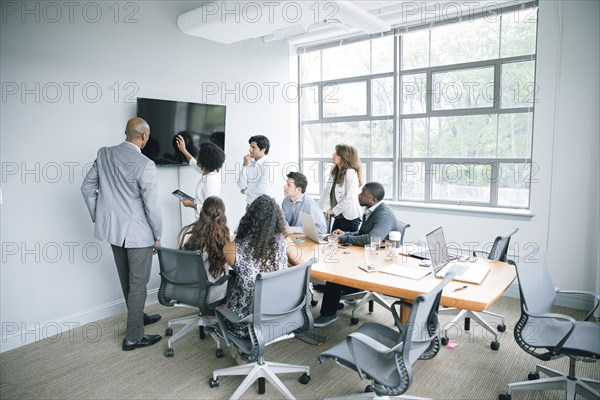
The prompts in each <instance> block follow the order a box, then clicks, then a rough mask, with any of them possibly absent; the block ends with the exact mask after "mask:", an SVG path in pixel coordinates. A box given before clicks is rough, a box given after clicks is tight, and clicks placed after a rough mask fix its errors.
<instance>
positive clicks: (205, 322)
mask: <svg viewBox="0 0 600 400" xmlns="http://www.w3.org/2000/svg"><path fill="white" fill-rule="evenodd" d="M174 325H183V328H181V329H180V330H179V331H177V333H176V334H175V335H173V336H171V337H170V338H169V341H168V343H167V351H166V352H165V354H167V356H168V357H170V356H172V354H173V351H172V349H173V343H175V342H176V341H178V340H179V339H181V338H182V337H183V336H185V335H187V334H188V333H190V332H191V331H193V330H195V329H196V328H199V327H215V328H216V327H217V326H218V321H217V318H216V317H212V316H205V315H198V314H195V315H192V316H189V317H182V318H176V319H172V320H170V321H169V322H168V323H167V326H168V327H167V330H171V331H172V329H171V328H172V326H174ZM210 335H211V337H212V338H213V340H214V341H215V342H216V344H217V349H220V348H221V338H220V337H219V335H217V334H216V333H215V332H211V334H210ZM202 339H203V338H202ZM217 353H219V352H218V351H217Z"/></svg>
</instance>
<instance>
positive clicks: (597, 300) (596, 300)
mask: <svg viewBox="0 0 600 400" xmlns="http://www.w3.org/2000/svg"><path fill="white" fill-rule="evenodd" d="M556 293H563V294H577V295H583V296H587V297H592V298H593V299H594V306H593V307H592V309H591V310H590V311H589V312H588V313H587V314H586V315H585V317H583V320H584V321H588V320H589V319H590V318H591V317H592V315H594V312H595V311H596V309H597V308H598V305H600V294H598V293H594V292H590V291H587V290H562V289H556Z"/></svg>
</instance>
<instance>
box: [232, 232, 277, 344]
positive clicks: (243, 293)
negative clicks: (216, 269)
mask: <svg viewBox="0 0 600 400" xmlns="http://www.w3.org/2000/svg"><path fill="white" fill-rule="evenodd" d="M276 240H277V254H276V255H275V261H276V262H275V264H276V265H274V266H271V268H270V270H271V271H277V270H280V269H283V268H287V251H286V248H285V241H284V240H283V236H279V237H278V238H277V239H276ZM250 246H251V244H248V243H244V242H237V241H236V242H235V265H234V270H235V272H236V274H237V275H236V277H235V280H234V281H233V288H232V289H231V294H230V295H229V300H228V301H227V307H228V308H229V309H230V310H231V311H233V312H235V313H236V314H237V315H239V316H240V318H243V317H245V316H247V315H249V314H250V313H251V312H252V310H251V309H250V306H251V305H252V297H253V295H254V284H255V280H256V275H258V274H259V273H260V272H262V271H263V270H264V268H263V265H262V263H261V262H258V261H256V260H253V259H252V258H251V252H250V249H249V247H250ZM228 325H229V330H230V331H231V332H232V333H234V334H235V335H236V336H238V337H240V338H247V337H248V336H249V334H248V324H247V323H242V324H234V323H228Z"/></svg>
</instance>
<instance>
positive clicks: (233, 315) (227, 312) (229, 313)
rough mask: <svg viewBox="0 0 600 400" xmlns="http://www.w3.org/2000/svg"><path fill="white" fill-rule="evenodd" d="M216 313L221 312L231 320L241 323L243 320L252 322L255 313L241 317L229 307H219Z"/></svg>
mask: <svg viewBox="0 0 600 400" xmlns="http://www.w3.org/2000/svg"><path fill="white" fill-rule="evenodd" d="M215 313H218V314H221V315H222V316H223V318H225V319H226V320H227V321H229V322H233V323H236V324H239V323H241V322H250V321H251V320H252V316H253V315H254V314H250V315H246V316H245V317H244V318H240V316H239V315H237V314H236V313H234V312H233V311H231V310H230V309H229V308H227V307H217V308H216V309H215Z"/></svg>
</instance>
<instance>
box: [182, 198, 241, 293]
mask: <svg viewBox="0 0 600 400" xmlns="http://www.w3.org/2000/svg"><path fill="white" fill-rule="evenodd" d="M229 242H231V233H230V232H229V228H228V227H227V217H226V216H225V204H224V203H223V200H221V199H220V198H219V197H217V196H210V197H207V198H206V199H205V200H204V203H203V204H202V208H201V209H200V215H199V216H198V220H197V221H196V222H194V223H193V224H190V225H187V226H184V227H183V229H181V232H179V236H178V238H177V248H178V249H181V250H201V251H202V258H203V261H204V268H206V276H207V277H208V280H209V281H210V282H212V283H214V282H216V281H217V280H218V279H219V278H221V277H222V276H223V275H225V274H227V273H228V271H229V265H228V264H227V261H226V260H225V256H224V255H223V246H225V245H226V244H227V243H229ZM226 294H227V282H225V283H223V284H221V285H219V286H211V287H210V291H209V294H208V302H209V303H214V302H216V301H218V300H220V299H223V298H225V295H226Z"/></svg>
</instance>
